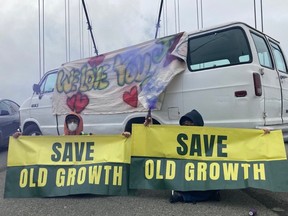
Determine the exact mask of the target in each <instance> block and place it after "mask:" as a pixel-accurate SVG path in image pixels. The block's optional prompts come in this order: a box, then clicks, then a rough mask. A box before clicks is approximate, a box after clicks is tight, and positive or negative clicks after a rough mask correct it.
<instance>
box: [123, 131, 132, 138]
mask: <svg viewBox="0 0 288 216" xmlns="http://www.w3.org/2000/svg"><path fill="white" fill-rule="evenodd" d="M122 136H124V137H126V138H129V137H130V136H131V133H130V132H128V131H124V132H123V133H122Z"/></svg>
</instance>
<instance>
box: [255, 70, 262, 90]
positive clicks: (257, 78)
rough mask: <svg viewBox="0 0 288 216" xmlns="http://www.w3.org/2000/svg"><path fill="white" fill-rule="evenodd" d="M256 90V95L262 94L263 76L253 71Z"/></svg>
mask: <svg viewBox="0 0 288 216" xmlns="http://www.w3.org/2000/svg"><path fill="white" fill-rule="evenodd" d="M253 82H254V90H255V95H256V96H261V95H262V84H261V77H260V74H259V73H253Z"/></svg>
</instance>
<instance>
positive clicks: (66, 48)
mask: <svg viewBox="0 0 288 216" xmlns="http://www.w3.org/2000/svg"><path fill="white" fill-rule="evenodd" d="M64 1H65V54H66V62H68V46H67V0H64Z"/></svg>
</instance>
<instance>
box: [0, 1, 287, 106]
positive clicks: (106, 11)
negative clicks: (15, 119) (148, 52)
mask: <svg viewBox="0 0 288 216" xmlns="http://www.w3.org/2000/svg"><path fill="white" fill-rule="evenodd" d="M165 2H166V3H165ZM40 3H41V5H40V6H41V8H42V0H40ZM65 3H66V8H68V5H69V8H70V9H69V17H70V19H69V20H70V22H69V23H70V25H68V22H66V25H65ZM85 3H86V7H87V10H88V15H89V17H90V22H91V25H92V29H93V34H94V38H95V40H96V46H97V49H98V52H99V54H101V53H105V52H108V51H112V50H116V49H119V48H123V47H125V46H130V45H134V44H137V43H140V42H143V41H146V40H151V39H153V38H154V36H155V31H156V23H157V18H158V12H159V6H160V0H105V1H103V0H85ZM198 3H199V4H200V0H198ZM199 4H198V6H199ZM256 4H257V8H256V9H257V28H258V29H259V30H261V22H260V21H261V19H260V18H261V16H260V0H256ZM196 5H197V4H196V0H166V1H164V5H163V12H162V15H163V16H162V18H161V23H160V25H161V26H160V30H159V33H158V37H161V36H164V35H169V34H174V33H176V32H178V31H188V32H189V31H194V30H197V29H198V23H197V7H196ZM80 6H81V8H80V10H79V7H80ZM178 6H179V7H178ZM287 9H288V1H287V0H264V1H263V17H264V19H263V29H264V32H265V33H266V34H268V35H270V36H271V37H273V38H275V39H277V40H278V41H280V43H281V46H282V49H283V50H284V53H285V55H286V56H288V28H287V26H288V13H287ZM199 10H200V7H199ZM178 11H179V14H178ZM202 11H203V27H204V28H207V27H210V26H213V25H219V24H222V23H227V22H233V21H241V22H245V23H247V24H249V25H251V26H253V27H254V26H255V19H254V0H233V1H231V0H217V1H215V0H202ZM66 12H67V13H66V21H68V9H67V10H66ZM0 17H1V18H0V29H1V33H0V67H1V70H0V71H1V84H0V98H8V99H12V100H15V101H16V102H18V103H19V104H21V103H23V102H24V100H25V99H26V98H27V97H29V96H31V95H32V85H33V84H34V83H38V82H39V78H40V71H39V70H40V65H41V70H43V69H45V71H48V70H51V69H55V68H58V67H59V66H60V65H61V64H62V63H64V62H66V61H69V60H71V61H72V60H76V59H80V58H84V57H88V56H93V55H95V53H94V48H93V45H92V41H91V37H90V33H89V32H88V31H87V23H86V18H85V14H84V12H83V9H82V2H81V0H70V2H69V3H68V1H67V0H49V1H48V0H44V36H43V35H42V28H43V26H42V24H43V20H42V17H43V14H42V9H41V13H40V19H41V20H40V23H41V26H40V27H41V31H40V37H41V56H42V58H40V59H41V62H42V64H40V63H39V62H40V61H39V14H38V0H9V1H4V0H1V7H0ZM65 26H66V28H65ZM68 26H70V28H68ZM200 28H201V23H200ZM65 29H66V32H67V34H65ZM68 32H70V34H68ZM42 38H44V42H43V40H42ZM69 41H70V43H69ZM43 44H44V47H43ZM69 44H70V45H69ZM43 51H44V52H43ZM43 54H44V55H43ZM43 60H44V61H43ZM43 63H44V64H43ZM42 73H43V71H42Z"/></svg>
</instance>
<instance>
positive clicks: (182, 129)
mask: <svg viewBox="0 0 288 216" xmlns="http://www.w3.org/2000/svg"><path fill="white" fill-rule="evenodd" d="M131 153H132V156H140V157H160V158H175V159H195V160H218V161H227V160H229V161H233V160H235V161H259V160H263V161H265V160H267V161H271V160H286V159H287V158H286V151H285V146H284V141H283V135H282V132H281V131H280V130H277V131H271V132H270V133H269V134H264V132H263V131H262V130H257V129H238V128H212V127H195V126H193V127H191V126H172V125H166V126H162V125H150V126H148V127H145V126H144V125H137V124H133V137H132V152H131Z"/></svg>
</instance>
